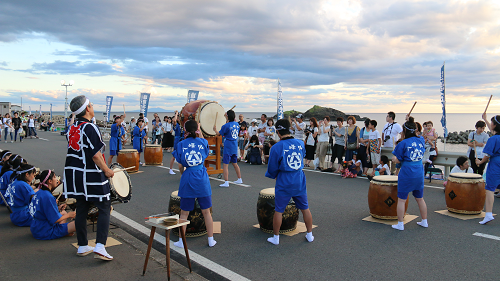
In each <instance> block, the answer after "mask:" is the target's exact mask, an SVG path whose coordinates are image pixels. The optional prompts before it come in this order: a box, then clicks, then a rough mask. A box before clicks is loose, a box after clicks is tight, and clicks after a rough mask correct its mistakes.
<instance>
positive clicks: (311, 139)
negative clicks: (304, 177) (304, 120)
mask: <svg viewBox="0 0 500 281" xmlns="http://www.w3.org/2000/svg"><path fill="white" fill-rule="evenodd" d="M305 132H306V159H305V160H304V167H310V166H309V164H310V163H311V160H314V152H315V151H316V136H317V135H318V122H316V118H314V117H312V118H311V119H310V120H309V128H307V129H306V130H305ZM320 161H321V160H320ZM320 163H321V162H320Z"/></svg>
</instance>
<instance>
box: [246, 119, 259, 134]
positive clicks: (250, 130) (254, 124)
mask: <svg viewBox="0 0 500 281" xmlns="http://www.w3.org/2000/svg"><path fill="white" fill-rule="evenodd" d="M250 125H251V126H250V127H248V139H250V138H251V137H252V136H257V137H258V136H259V132H258V130H259V127H258V126H257V120H256V119H252V122H251V123H250Z"/></svg>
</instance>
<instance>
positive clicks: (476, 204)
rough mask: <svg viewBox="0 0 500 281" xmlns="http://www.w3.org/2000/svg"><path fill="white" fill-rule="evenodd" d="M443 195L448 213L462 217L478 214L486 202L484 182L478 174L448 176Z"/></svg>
mask: <svg viewBox="0 0 500 281" xmlns="http://www.w3.org/2000/svg"><path fill="white" fill-rule="evenodd" d="M444 193H445V198H446V207H447V208H448V211H450V212H453V213H459V214H464V215H474V214H480V213H481V211H482V210H483V206H484V201H485V200H486V190H485V189H484V180H483V177H482V176H481V175H478V174H469V173H453V174H450V175H449V176H448V183H447V184H446V188H445V190H444Z"/></svg>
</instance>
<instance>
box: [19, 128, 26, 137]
mask: <svg viewBox="0 0 500 281" xmlns="http://www.w3.org/2000/svg"><path fill="white" fill-rule="evenodd" d="M18 132H19V136H20V137H25V136H26V132H25V131H24V130H23V128H19V131H18Z"/></svg>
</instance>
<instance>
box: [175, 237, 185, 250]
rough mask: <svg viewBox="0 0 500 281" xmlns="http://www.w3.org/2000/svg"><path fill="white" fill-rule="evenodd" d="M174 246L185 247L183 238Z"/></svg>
mask: <svg viewBox="0 0 500 281" xmlns="http://www.w3.org/2000/svg"><path fill="white" fill-rule="evenodd" d="M174 246H175V247H179V248H184V243H182V240H181V239H179V241H177V242H175V243H174Z"/></svg>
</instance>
